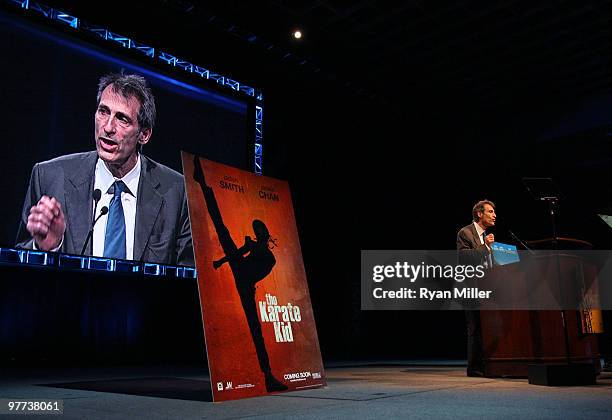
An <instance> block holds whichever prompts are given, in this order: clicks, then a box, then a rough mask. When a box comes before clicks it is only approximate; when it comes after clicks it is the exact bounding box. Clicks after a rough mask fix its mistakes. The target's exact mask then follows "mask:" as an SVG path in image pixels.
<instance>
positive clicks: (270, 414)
mask: <svg viewBox="0 0 612 420" xmlns="http://www.w3.org/2000/svg"><path fill="white" fill-rule="evenodd" d="M325 372H326V375H327V381H328V386H327V387H326V388H322V389H315V390H309V391H298V392H291V393H285V394H275V395H272V396H267V397H260V398H250V399H245V400H239V401H230V402H224V403H212V402H211V393H210V383H209V381H208V373H207V367H206V366H193V365H192V366H147V367H143V366H139V367H126V366H123V367H90V368H57V367H54V368H42V367H41V368H36V369H27V368H23V367H20V368H19V369H17V368H8V369H7V368H4V369H3V370H2V378H3V379H2V381H1V382H0V398H19V399H60V400H63V401H64V414H63V418H75V419H81V418H88V419H98V418H141V417H147V418H149V419H153V418H242V417H265V418H287V417H292V418H293V417H299V418H398V417H411V418H455V419H456V418H478V417H496V418H536V417H537V418H551V419H562V418H590V419H597V418H602V419H609V418H612V373H610V372H603V373H602V374H601V375H600V376H599V378H598V380H597V385H595V386H588V387H556V388H555V387H542V386H535V385H529V384H528V383H527V380H526V379H488V378H468V377H466V376H465V366H464V365H463V363H462V361H448V360H430V361H393V362H384V363H382V362H375V361H370V362H359V363H351V362H344V363H330V364H327V365H326V371H325Z"/></svg>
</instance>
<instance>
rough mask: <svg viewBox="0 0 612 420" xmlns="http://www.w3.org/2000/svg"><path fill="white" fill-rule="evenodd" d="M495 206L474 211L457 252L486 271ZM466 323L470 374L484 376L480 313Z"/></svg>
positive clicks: (484, 202)
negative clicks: (489, 230)
mask: <svg viewBox="0 0 612 420" xmlns="http://www.w3.org/2000/svg"><path fill="white" fill-rule="evenodd" d="M495 219H496V215H495V204H493V202H491V201H489V200H481V201H479V202H478V203H476V204H475V205H474V207H473V208H472V223H470V224H469V225H467V226H464V227H463V228H461V230H460V231H459V232H458V233H457V250H458V251H460V253H459V257H460V259H461V260H462V261H463V262H464V263H468V264H471V265H478V264H483V265H484V266H485V267H487V268H491V267H492V266H493V254H492V250H491V245H492V244H493V242H494V241H495V237H494V236H493V234H492V233H487V229H489V228H491V227H492V226H495ZM465 318H466V324H467V358H468V366H467V375H468V376H484V370H485V369H484V356H483V352H482V331H481V328H480V312H479V311H466V312H465Z"/></svg>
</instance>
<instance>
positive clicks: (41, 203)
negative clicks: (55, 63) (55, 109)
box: [17, 74, 193, 265]
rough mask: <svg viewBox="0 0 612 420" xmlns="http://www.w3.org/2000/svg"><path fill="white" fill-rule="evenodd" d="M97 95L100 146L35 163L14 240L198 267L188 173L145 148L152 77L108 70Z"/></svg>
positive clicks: (151, 114) (96, 128)
mask: <svg viewBox="0 0 612 420" xmlns="http://www.w3.org/2000/svg"><path fill="white" fill-rule="evenodd" d="M96 99H97V101H96V110H95V113H94V138H95V146H96V150H95V151H91V152H85V153H75V154H71V155H65V156H61V157H58V158H55V159H52V160H49V161H46V162H42V163H37V164H36V165H34V168H33V170H32V176H31V178H30V184H29V188H28V192H27V194H26V198H25V201H24V206H23V210H22V217H21V223H20V226H19V232H18V236H17V246H18V247H24V248H34V249H40V250H43V251H60V252H65V253H71V254H81V253H84V254H86V255H90V254H91V255H96V256H106V257H111V258H119V259H134V260H142V261H150V262H159V263H165V264H185V265H193V249H192V241H191V229H190V225H189V218H188V212H187V200H186V194H185V189H184V183H183V177H182V175H181V174H179V173H178V172H176V171H174V170H172V169H170V168H168V167H166V166H164V165H162V164H159V163H157V162H155V161H153V160H152V159H150V158H148V157H146V156H145V155H143V154H142V153H141V148H142V146H144V145H145V144H147V143H148V142H149V141H150V139H151V135H152V133H153V127H154V124H155V117H156V106H155V99H154V97H153V93H152V91H151V89H150V88H149V86H148V84H147V81H146V80H145V79H144V78H143V77H141V76H138V75H133V74H109V75H106V76H104V77H102V78H101V79H100V83H99V86H98V94H97V98H96ZM94 212H95V213H94ZM94 221H95V224H94ZM92 225H93V230H92Z"/></svg>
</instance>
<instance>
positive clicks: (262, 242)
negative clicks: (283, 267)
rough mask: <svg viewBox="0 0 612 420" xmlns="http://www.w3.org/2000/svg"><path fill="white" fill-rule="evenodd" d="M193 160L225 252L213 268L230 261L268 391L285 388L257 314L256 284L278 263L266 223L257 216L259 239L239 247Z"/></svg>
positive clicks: (255, 229) (248, 237) (255, 228)
mask: <svg viewBox="0 0 612 420" xmlns="http://www.w3.org/2000/svg"><path fill="white" fill-rule="evenodd" d="M193 163H194V175H193V178H194V179H195V181H196V182H197V183H199V184H200V187H201V188H202V193H203V194H204V199H205V200H206V206H207V207H208V214H209V215H210V218H211V219H212V222H213V224H214V225H215V230H216V231H217V236H218V237H219V242H220V244H221V247H222V248H223V252H224V253H225V256H224V257H223V258H221V259H219V260H217V261H214V262H213V267H214V268H215V269H218V268H219V267H221V266H222V265H223V264H225V263H228V264H229V266H230V269H231V270H232V273H233V275H234V282H235V284H236V290H237V291H238V295H239V296H240V302H241V303H242V309H243V310H244V315H245V316H246V319H247V323H248V324H249V330H250V331H251V337H252V338H253V344H255V350H256V352H257V359H258V360H259V367H260V368H261V371H262V372H263V374H264V376H265V380H266V389H267V390H268V392H273V391H284V390H286V389H287V387H286V386H285V385H283V384H282V383H281V382H279V381H278V380H277V379H276V378H275V377H274V376H273V375H272V369H271V368H270V359H269V358H268V352H267V351H266V345H265V342H264V338H263V335H262V333H261V324H260V323H259V318H258V316H257V304H256V302H255V285H256V284H257V282H259V281H260V280H262V279H264V278H265V277H266V276H267V275H268V274H270V272H271V271H272V268H273V267H274V265H275V264H276V259H275V258H274V254H272V251H270V248H269V247H268V242H270V233H269V232H268V228H267V227H266V225H265V224H264V222H262V221H261V220H257V219H255V220H253V232H254V233H255V240H253V239H251V237H250V236H246V237H245V240H244V245H243V246H242V247H240V248H238V247H237V246H236V244H235V243H234V241H233V240H232V237H231V236H230V233H229V230H228V229H227V226H225V224H224V223H223V217H222V216H221V212H220V211H219V205H218V204H217V200H216V198H215V193H214V191H213V189H212V188H211V187H209V186H208V185H206V180H205V178H204V172H203V171H202V167H201V166H200V159H198V158H197V157H194V162H193Z"/></svg>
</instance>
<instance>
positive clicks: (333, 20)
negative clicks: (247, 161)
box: [3, 0, 612, 360]
mask: <svg viewBox="0 0 612 420" xmlns="http://www.w3.org/2000/svg"><path fill="white" fill-rule="evenodd" d="M46 3H47V4H49V5H51V6H56V7H58V8H61V9H62V10H64V11H66V12H68V13H71V14H73V15H76V16H79V17H81V18H83V19H86V20H88V21H91V22H95V23H99V24H102V25H106V26H107V27H108V28H109V29H111V30H113V31H114V32H117V33H121V34H125V35H128V36H131V37H132V38H134V39H136V40H139V41H141V42H143V43H145V44H148V45H152V46H155V47H157V48H160V49H162V50H166V51H169V52H171V53H173V54H175V55H177V56H180V57H184V58H185V59H187V60H189V61H191V62H193V63H195V64H198V65H201V66H203V67H206V68H210V69H214V70H215V71H217V72H218V73H221V74H225V75H228V76H230V77H232V78H234V79H236V80H239V81H241V82H243V83H246V84H247V85H251V86H255V87H257V88H259V89H261V90H262V91H263V92H264V95H265V100H264V104H265V126H264V144H265V145H264V174H266V175H269V176H273V177H278V178H282V179H287V180H288V181H289V183H290V185H291V187H292V191H293V199H294V206H295V208H296V217H297V221H298V227H299V230H300V235H301V241H302V250H303V253H304V262H305V265H306V271H307V275H308V279H309V286H310V292H311V298H312V302H313V306H314V311H315V316H316V320H317V325H318V331H319V339H320V343H321V349H322V352H323V357H324V359H326V360H331V359H361V358H434V357H465V326H464V315H463V313H462V312H443V313H442V312H441V313H434V312H362V311H361V310H360V307H359V275H360V273H359V269H358V267H359V258H360V250H361V249H454V247H455V235H456V232H457V230H458V229H459V228H461V227H462V226H464V225H466V224H468V223H469V222H470V220H471V214H470V212H471V208H472V205H473V204H474V203H475V202H476V201H478V200H480V199H483V198H488V199H490V200H493V201H494V202H495V203H496V205H497V215H498V226H497V228H496V231H495V235H496V238H497V239H498V240H501V241H504V242H512V241H511V240H510V238H509V237H508V234H507V231H508V229H511V230H512V231H514V232H515V233H516V234H518V235H519V236H521V237H522V238H523V239H525V240H532V239H541V238H545V237H548V236H550V235H551V226H550V221H549V218H548V216H547V209H546V206H545V205H544V204H542V203H539V202H536V201H534V200H533V199H532V198H531V197H530V196H529V194H528V193H527V192H526V190H525V188H524V187H523V185H522V182H521V178H522V177H525V176H532V177H537V176H545V177H553V178H554V179H555V181H556V183H557V185H558V186H559V187H560V189H561V190H562V192H563V195H564V199H563V200H562V202H561V204H560V214H559V222H558V225H559V234H560V235H561V236H569V237H576V238H579V239H584V240H587V241H591V242H592V243H593V244H594V245H595V247H596V248H600V249H608V248H609V247H610V239H611V235H610V233H611V231H610V229H609V228H608V227H607V226H606V225H605V224H604V223H603V222H601V221H600V220H599V219H598V218H597V217H596V213H597V212H598V211H601V210H602V209H605V208H607V207H608V206H610V205H611V204H612V203H610V198H611V195H610V187H611V180H610V174H609V172H610V163H611V162H612V148H611V142H610V138H609V132H610V131H611V127H612V107H610V105H611V104H612V95H611V88H612V73H611V71H610V68H611V66H610V64H612V63H610V61H611V58H610V57H612V55H610V51H612V25H610V23H612V6H610V5H609V4H608V3H607V2H599V1H585V2H568V1H547V2H526V1H508V2H471V1H452V2H451V1H449V2H435V4H430V3H432V2H421V1H416V0H413V1H402V2H398V1H389V2H378V1H373V0H372V1H368V0H361V1H351V2H347V1H331V0H328V1H315V0H306V1H300V2H288V1H280V0H278V1H263V2H252V3H253V4H251V2H239V1H228V2H224V3H223V4H221V3H218V4H215V5H211V4H208V2H201V1H182V0H152V1H147V2H144V1H133V2H128V3H125V2H114V1H110V2H107V3H105V6H104V7H99V9H91V7H90V6H89V5H85V4H72V2H62V1H47V2H46ZM535 3H537V4H535ZM297 25H299V26H301V27H302V28H303V29H304V31H305V38H304V40H303V41H302V42H301V43H297V42H296V41H292V40H291V38H290V30H291V29H292V28H293V27H295V26H297ZM50 54H53V55H54V56H55V54H56V52H50ZM37 66H38V67H40V66H44V62H43V61H42V59H41V62H39V63H38V64H37ZM32 73H33V74H32V75H31V76H30V77H31V78H32V79H33V80H36V79H39V80H45V79H44V78H45V77H48V76H44V71H42V69H40V68H37V71H32ZM176 77H177V78H180V75H177V76H176ZM32 93H33V94H34V93H36V92H32ZM88 96H89V95H88ZM63 97H64V98H66V95H64V96H63ZM5 105H6V104H5ZM61 105H64V106H66V104H64V103H62V104H61ZM60 109H62V112H63V110H65V108H64V107H60ZM3 120H4V118H3ZM32 120H37V119H34V118H33V119H32ZM76 120H77V121H82V118H77V119H76ZM49 121H51V120H49ZM160 121H161V120H160ZM6 123H7V121H6V120H4V122H3V124H6ZM173 128H176V127H173ZM226 128H227V127H223V130H225V129H226ZM79 129H84V130H85V132H87V133H89V131H88V130H90V127H87V128H82V127H80V128H79ZM3 137H5V136H3ZM196 138H197V137H196ZM3 140H4V144H5V147H7V149H6V151H7V152H10V151H11V149H9V147H11V146H10V144H11V141H10V140H9V139H8V138H3ZM24 141H25V140H24ZM154 143H155V142H152V144H154ZM24 144H27V145H28V146H27V148H26V149H25V150H23V151H22V152H21V153H22V154H21V155H20V157H19V159H21V160H27V162H28V163H29V162H30V161H32V158H31V153H38V152H32V151H35V150H37V149H38V148H39V147H41V146H40V142H38V141H32V142H30V143H24ZM62 147H63V146H62ZM177 150H178V149H177ZM151 152H153V150H152V151H151ZM157 152H158V151H157V150H155V153H157ZM226 152H227V153H226V154H225V155H224V154H223V153H221V155H224V156H225V157H221V158H217V157H216V156H211V158H213V159H218V160H222V161H223V160H224V159H225V161H226V162H227V159H229V157H228V156H234V155H233V154H234V153H235V152H233V151H232V150H231V149H228V150H227V151H226ZM155 153H152V156H153V158H158V159H159V160H162V161H164V160H163V159H160V158H159V156H156V155H155ZM26 166H29V165H26ZM26 179H27V175H24V174H19V175H17V174H16V176H15V179H14V180H13V181H14V182H15V183H17V184H19V185H20V186H23V187H25V183H26V181H25V180H26ZM24 189H25V188H24ZM17 190H20V188H17ZM9 224H10V223H9Z"/></svg>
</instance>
